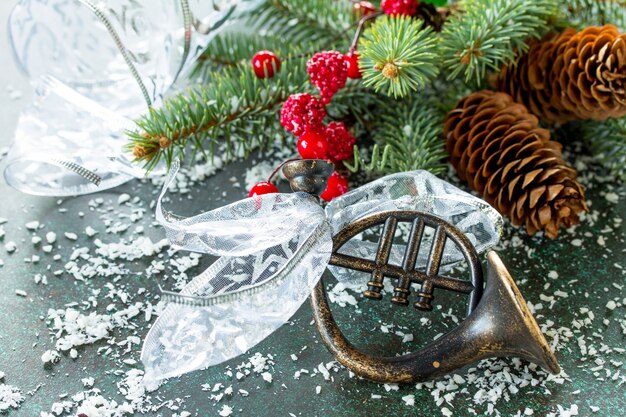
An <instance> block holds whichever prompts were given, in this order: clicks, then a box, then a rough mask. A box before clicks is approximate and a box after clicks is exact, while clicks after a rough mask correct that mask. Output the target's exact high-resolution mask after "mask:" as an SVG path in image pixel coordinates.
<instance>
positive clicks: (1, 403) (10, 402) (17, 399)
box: [0, 378, 24, 412]
mask: <svg viewBox="0 0 626 417" xmlns="http://www.w3.org/2000/svg"><path fill="white" fill-rule="evenodd" d="M0 379H2V378H0ZM22 401H24V395H22V391H20V390H19V389H17V388H15V387H12V386H11V385H7V384H0V412H4V411H7V410H9V409H11V408H13V409H16V408H19V406H20V404H21V403H22Z"/></svg>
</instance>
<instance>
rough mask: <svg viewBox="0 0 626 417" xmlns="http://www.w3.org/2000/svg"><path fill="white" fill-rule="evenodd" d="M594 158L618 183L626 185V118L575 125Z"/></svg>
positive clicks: (573, 129) (575, 130) (573, 125)
mask: <svg viewBox="0 0 626 417" xmlns="http://www.w3.org/2000/svg"><path fill="white" fill-rule="evenodd" d="M570 128H572V130H570V131H573V132H577V133H576V134H577V135H578V134H580V135H581V136H582V139H583V141H584V142H585V143H586V145H587V146H588V147H589V149H590V150H591V152H592V153H593V156H594V158H595V159H596V160H597V161H598V162H600V163H601V164H602V166H603V167H605V168H606V169H607V170H608V171H609V172H610V173H611V175H613V176H614V177H615V178H616V179H617V180H618V181H620V182H622V183H626V118H621V119H608V120H606V121H603V122H597V121H585V122H580V123H573V124H572V126H571V127H570Z"/></svg>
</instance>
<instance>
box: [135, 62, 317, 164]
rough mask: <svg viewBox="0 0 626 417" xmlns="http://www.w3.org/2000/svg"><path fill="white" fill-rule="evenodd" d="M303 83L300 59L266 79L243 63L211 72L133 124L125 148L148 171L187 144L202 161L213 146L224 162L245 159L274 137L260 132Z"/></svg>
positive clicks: (305, 78) (178, 154)
mask: <svg viewBox="0 0 626 417" xmlns="http://www.w3.org/2000/svg"><path fill="white" fill-rule="evenodd" d="M307 81H308V76H307V74H306V71H305V65H304V63H303V62H302V60H291V61H289V62H288V63H285V64H284V65H283V66H282V67H281V70H280V72H278V74H276V75H275V76H274V78H272V79H269V80H260V79H258V78H257V77H256V76H255V75H254V73H253V71H252V69H251V68H250V66H249V65H247V64H246V65H244V66H242V67H237V68H235V69H228V70H226V71H223V72H220V73H215V74H212V76H211V83H210V85H207V86H199V87H196V88H192V89H190V90H189V91H188V93H187V94H179V95H177V96H175V97H172V98H170V99H168V100H166V101H165V103H164V104H163V106H162V107H161V108H159V109H151V110H150V112H149V113H148V114H147V115H144V116H142V117H141V118H140V119H139V120H136V125H137V130H136V131H130V132H127V134H128V136H129V138H130V143H129V145H128V147H129V149H130V150H131V151H132V153H133V155H134V156H135V160H136V161H143V162H144V163H145V164H146V169H148V170H149V169H151V168H153V167H154V166H156V165H157V163H158V162H159V161H160V160H161V159H162V158H164V159H165V161H166V163H167V165H168V166H169V165H170V164H171V163H172V161H173V160H174V159H175V158H180V157H182V156H183V154H184V149H185V147H186V146H187V145H191V146H192V147H193V148H194V149H195V152H204V153H205V155H206V156H207V157H212V156H213V155H214V153H215V152H216V149H217V145H219V144H222V145H224V147H225V153H226V154H225V155H224V156H225V159H226V160H231V159H233V158H234V157H236V156H241V155H246V154H248V153H249V152H250V151H251V150H252V149H253V148H254V147H255V146H264V145H266V144H267V143H266V142H268V141H271V140H273V139H274V137H275V135H268V132H267V131H266V129H268V128H269V127H271V125H275V122H276V120H277V112H278V110H279V109H280V106H281V105H282V103H283V101H284V100H286V98H287V97H288V96H289V95H290V94H293V93H295V92H302V91H306V89H307V87H309V86H308V83H307ZM206 142H208V143H206ZM205 145H206V146H205ZM207 148H208V149H207Z"/></svg>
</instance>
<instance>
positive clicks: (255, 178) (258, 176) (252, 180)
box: [244, 161, 276, 190]
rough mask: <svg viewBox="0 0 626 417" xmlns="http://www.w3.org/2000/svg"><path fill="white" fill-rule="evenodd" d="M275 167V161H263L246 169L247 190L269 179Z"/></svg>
mask: <svg viewBox="0 0 626 417" xmlns="http://www.w3.org/2000/svg"><path fill="white" fill-rule="evenodd" d="M275 168H276V166H275V164H274V163H273V162H271V161H263V162H259V163H258V164H255V165H254V166H252V167H251V168H250V169H248V170H246V177H245V180H244V181H245V183H246V190H250V189H251V188H252V187H254V185H255V184H256V183H258V182H260V181H267V179H268V178H269V176H270V175H271V174H272V172H273V171H274V169H275Z"/></svg>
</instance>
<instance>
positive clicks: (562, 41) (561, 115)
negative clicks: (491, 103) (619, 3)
mask: <svg viewBox="0 0 626 417" xmlns="http://www.w3.org/2000/svg"><path fill="white" fill-rule="evenodd" d="M496 85H497V89H498V90H499V91H502V92H506V93H509V94H510V95H511V96H512V97H513V98H514V99H515V101H517V102H518V103H522V104H524V105H525V106H526V107H527V108H528V109H530V111H531V112H532V113H533V114H536V115H537V116H539V117H540V118H541V119H543V120H545V121H546V122H548V123H565V122H568V121H572V120H584V119H593V120H606V119H607V118H610V117H622V116H625V115H626V90H625V89H626V34H620V33H619V31H618V30H617V28H616V27H615V26H613V25H605V26H602V27H589V28H586V29H584V30H583V31H581V32H578V33H577V32H576V31H575V30H574V29H566V30H564V31H563V32H561V33H560V34H551V35H548V36H547V37H545V38H544V40H543V41H541V42H539V41H531V42H530V43H529V44H528V51H527V52H526V53H525V54H524V55H522V56H520V58H519V59H518V62H517V63H516V65H511V66H507V67H504V68H503V69H502V71H501V72H500V74H499V76H498V79H497V81H496Z"/></svg>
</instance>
